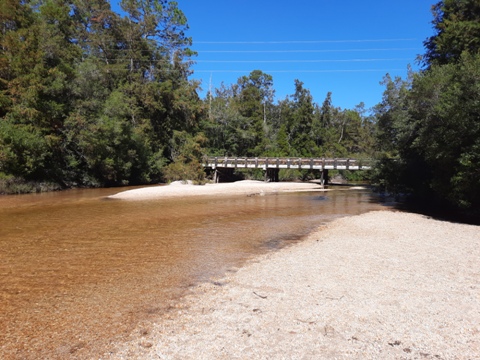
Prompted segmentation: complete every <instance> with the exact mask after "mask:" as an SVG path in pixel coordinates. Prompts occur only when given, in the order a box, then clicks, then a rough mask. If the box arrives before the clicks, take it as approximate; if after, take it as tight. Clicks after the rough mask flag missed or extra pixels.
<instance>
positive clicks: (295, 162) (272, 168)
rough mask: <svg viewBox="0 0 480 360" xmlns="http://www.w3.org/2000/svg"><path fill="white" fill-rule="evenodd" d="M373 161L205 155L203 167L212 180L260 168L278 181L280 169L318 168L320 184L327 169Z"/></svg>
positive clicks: (359, 166)
mask: <svg viewBox="0 0 480 360" xmlns="http://www.w3.org/2000/svg"><path fill="white" fill-rule="evenodd" d="M372 166H373V161H372V160H370V159H363V160H359V159H328V158H270V157H255V158H245V157H243V158H242V157H206V158H204V161H203V167H204V168H206V169H208V170H211V171H213V180H214V182H216V183H218V182H220V179H221V177H228V176H231V175H233V171H234V170H235V169H262V170H264V171H265V181H273V182H278V173H279V171H280V169H297V170H318V171H320V172H321V177H320V181H321V183H322V184H326V183H327V182H328V170H351V171H358V170H370V169H372Z"/></svg>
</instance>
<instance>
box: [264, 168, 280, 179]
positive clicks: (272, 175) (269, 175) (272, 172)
mask: <svg viewBox="0 0 480 360" xmlns="http://www.w3.org/2000/svg"><path fill="white" fill-rule="evenodd" d="M279 172H280V169H268V168H267V169H266V170H265V181H266V182H278V173H279Z"/></svg>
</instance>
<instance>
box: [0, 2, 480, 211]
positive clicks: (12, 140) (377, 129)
mask: <svg viewBox="0 0 480 360" xmlns="http://www.w3.org/2000/svg"><path fill="white" fill-rule="evenodd" d="M120 5H121V8H122V10H123V14H122V15H120V14H117V13H115V12H113V11H112V9H111V8H110V4H109V2H108V1H106V0H92V1H85V0H30V1H28V0H24V1H20V0H16V1H15V0H4V1H3V2H2V5H1V6H0V24H1V27H2V28H1V32H0V47H1V52H0V180H2V179H3V182H4V183H5V182H9V181H10V182H15V181H20V182H29V181H33V182H35V183H41V182H46V183H52V184H57V185H58V186H60V187H71V186H116V185H131V184H146V183H155V182H161V181H170V180H176V179H186V178H189V179H192V180H195V181H199V182H201V181H203V180H204V176H205V175H204V172H203V170H202V168H201V158H202V156H203V155H205V154H208V155H216V156H291V157H294V156H295V157H297V156H298V157H323V156H325V157H359V158H367V157H368V158H372V157H375V158H377V159H378V160H379V161H378V163H379V165H378V167H377V168H376V170H375V172H374V181H375V182H376V183H377V184H379V185H381V186H382V187H383V188H385V189H386V190H387V191H390V192H395V193H400V192H405V193H412V194H416V195H417V196H423V197H425V198H429V199H431V198H435V199H439V200H442V201H447V202H448V203H450V204H453V205H454V206H457V207H463V208H475V207H478V206H479V205H480V202H479V201H480V190H479V189H480V186H479V185H480V173H479V171H480V170H479V169H480V166H479V160H480V121H479V114H480V109H479V107H480V102H479V100H478V99H479V98H480V96H479V95H480V88H479V79H480V73H479V69H480V66H479V65H480V59H479V56H480V55H479V46H480V25H479V24H480V21H479V20H480V4H479V3H478V1H477V0H445V1H440V2H438V3H436V4H435V5H433V7H432V12H433V21H432V24H433V26H434V31H435V33H434V34H433V35H432V36H431V37H430V38H429V39H427V40H426V41H425V43H424V45H425V54H424V55H423V56H421V57H420V58H419V61H420V62H421V64H422V65H423V68H422V70H420V71H419V72H416V73H414V72H410V74H409V76H408V78H407V79H401V78H391V77H390V76H389V75H388V74H387V75H386V76H385V78H384V80H383V83H384V85H385V92H384V95H383V98H382V100H381V102H380V103H379V104H378V105H377V106H375V107H374V108H373V109H365V106H364V105H363V104H359V105H358V106H356V107H355V108H354V109H342V108H340V107H336V106H335V105H334V104H333V102H332V94H331V93H327V94H326V96H325V99H324V100H323V102H321V103H317V102H315V101H314V99H313V97H312V95H311V93H310V91H309V90H308V89H307V88H305V86H304V84H303V83H302V81H300V80H295V81H294V84H292V89H293V92H292V94H291V95H290V96H287V97H286V98H285V99H283V100H275V90H274V83H273V78H272V76H271V75H269V74H266V73H264V72H263V71H261V70H255V71H252V72H251V73H250V74H246V75H244V76H241V77H239V78H238V80H237V82H236V83H234V84H222V85H221V86H220V87H219V88H216V89H211V91H209V92H208V94H207V95H206V96H205V98H203V99H201V98H200V97H199V95H198V93H199V86H200V84H199V83H198V82H197V81H195V80H192V79H191V78H192V74H193V71H192V69H191V67H192V64H193V61H194V57H195V52H194V51H193V50H192V49H191V46H192V42H193V40H192V39H191V38H189V37H188V36H187V31H188V23H187V19H186V17H185V15H184V14H183V12H182V11H181V10H180V8H179V6H178V3H177V2H176V1H169V0H122V1H121V3H120ZM294 176H303V177H305V176H308V175H306V174H294Z"/></svg>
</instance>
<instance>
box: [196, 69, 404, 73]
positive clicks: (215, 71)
mask: <svg viewBox="0 0 480 360" xmlns="http://www.w3.org/2000/svg"><path fill="white" fill-rule="evenodd" d="M404 70H405V69H358V70H355V69H343V70H333V69H327V70H262V72H264V73H267V74H268V73H345V72H346V73H354V72H389V71H404ZM248 71H249V70H195V71H194V73H245V72H248Z"/></svg>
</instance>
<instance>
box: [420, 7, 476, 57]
mask: <svg viewBox="0 0 480 360" xmlns="http://www.w3.org/2000/svg"><path fill="white" fill-rule="evenodd" d="M432 13H433V21H432V24H433V27H434V30H435V34H434V35H432V36H431V37H430V38H428V39H427V40H426V41H425V42H424V45H425V48H426V52H425V54H424V56H423V57H422V62H423V63H424V65H426V66H431V65H444V64H448V63H452V62H457V61H459V60H460V56H461V54H462V53H463V52H468V53H470V54H476V53H478V51H479V50H480V2H479V1H478V0H444V1H440V2H438V3H436V4H435V5H433V6H432Z"/></svg>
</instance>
